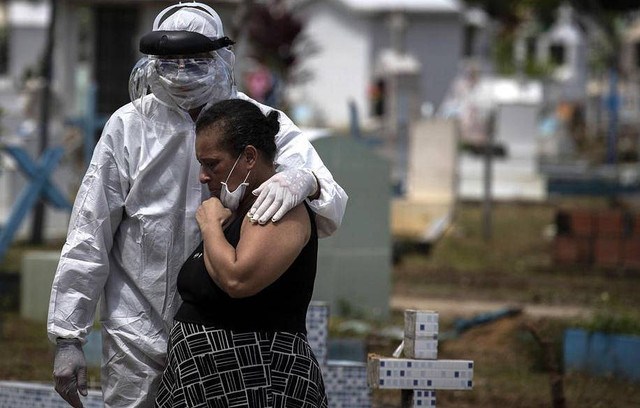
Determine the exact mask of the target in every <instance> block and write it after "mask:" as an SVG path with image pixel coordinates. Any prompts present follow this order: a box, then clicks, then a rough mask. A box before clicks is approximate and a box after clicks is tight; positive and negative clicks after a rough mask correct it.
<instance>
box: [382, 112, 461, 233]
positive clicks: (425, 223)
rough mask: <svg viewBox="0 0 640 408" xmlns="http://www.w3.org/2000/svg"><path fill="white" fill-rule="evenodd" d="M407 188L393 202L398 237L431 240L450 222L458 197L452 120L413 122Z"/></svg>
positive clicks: (455, 147)
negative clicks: (404, 192)
mask: <svg viewBox="0 0 640 408" xmlns="http://www.w3.org/2000/svg"><path fill="white" fill-rule="evenodd" d="M408 151H409V154H408V162H407V168H408V172H407V189H406V194H405V196H403V197H396V198H394V199H393V202H392V231H393V236H394V239H395V240H398V241H407V242H408V243H416V244H419V243H429V242H432V241H434V240H435V239H437V238H438V237H439V236H440V235H441V234H442V233H443V232H444V230H445V228H446V227H447V226H448V225H449V222H450V220H451V217H452V216H453V209H454V205H455V201H456V174H457V158H458V137H457V133H456V126H455V122H454V121H453V120H449V119H422V120H419V121H416V122H415V123H413V125H412V126H411V131H410V133H409V149H408Z"/></svg>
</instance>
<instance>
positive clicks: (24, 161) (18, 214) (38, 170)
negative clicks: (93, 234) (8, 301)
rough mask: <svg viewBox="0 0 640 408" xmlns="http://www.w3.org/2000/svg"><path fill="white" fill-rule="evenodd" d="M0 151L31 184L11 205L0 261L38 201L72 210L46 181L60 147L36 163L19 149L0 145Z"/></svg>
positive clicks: (0, 237) (1, 233)
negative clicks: (9, 158)
mask: <svg viewBox="0 0 640 408" xmlns="http://www.w3.org/2000/svg"><path fill="white" fill-rule="evenodd" d="M0 150H3V151H5V152H6V153H8V154H9V155H10V156H11V157H13V158H14V159H15V161H16V162H17V163H18V166H20V170H22V172H23V173H24V174H25V175H27V176H28V177H29V179H30V183H29V184H28V185H26V186H25V187H24V188H23V189H22V191H21V192H20V195H19V196H18V199H17V200H16V201H15V202H14V203H13V207H12V209H11V214H10V215H9V218H8V222H7V224H6V225H5V226H4V227H3V228H2V229H1V230H0V259H2V258H3V257H4V254H5V252H6V251H7V249H9V246H10V245H11V242H13V237H14V235H15V234H16V232H17V231H18V228H20V225H21V224H22V221H23V220H24V217H25V216H26V215H27V214H28V213H29V211H31V209H32V208H33V206H34V205H35V204H36V202H37V201H38V198H40V197H42V198H44V199H45V200H46V201H47V202H48V203H49V204H51V205H53V206H54V207H56V208H60V209H66V210H68V211H71V209H72V207H71V203H69V201H68V200H67V199H66V198H65V196H64V194H62V193H61V192H60V190H58V188H57V187H56V186H55V185H54V184H53V183H52V182H51V181H50V180H49V176H50V175H51V174H53V171H54V169H55V168H56V166H57V165H58V162H59V161H60V158H61V157H62V155H63V153H64V149H63V148H62V147H55V148H49V149H46V150H45V151H44V152H43V153H42V155H41V156H40V159H39V160H38V162H37V163H36V162H34V161H33V160H31V158H30V157H29V155H28V154H27V152H26V151H25V150H24V149H23V148H21V147H18V146H6V145H0Z"/></svg>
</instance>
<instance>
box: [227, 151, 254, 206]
mask: <svg viewBox="0 0 640 408" xmlns="http://www.w3.org/2000/svg"><path fill="white" fill-rule="evenodd" d="M240 157H242V153H240V156H238V158H237V159H236V162H235V163H234V164H233V167H232V168H231V171H230V172H229V175H227V180H226V181H221V182H220V184H222V190H220V202H221V203H222V205H223V206H225V207H226V208H228V209H229V210H231V211H232V212H235V211H236V210H237V209H238V207H239V206H240V201H242V198H243V197H244V193H245V190H246V189H247V186H248V185H249V183H247V179H248V178H249V174H251V171H249V172H248V173H247V177H245V178H244V181H243V182H242V183H240V185H239V186H238V187H237V188H236V189H235V190H233V191H229V186H228V185H227V182H228V181H229V177H231V173H233V169H235V168H236V165H237V164H238V160H240Z"/></svg>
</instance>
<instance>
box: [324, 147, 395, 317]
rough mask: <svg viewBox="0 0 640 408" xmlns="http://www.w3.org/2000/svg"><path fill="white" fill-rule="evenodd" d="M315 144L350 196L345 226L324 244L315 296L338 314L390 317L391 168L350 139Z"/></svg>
mask: <svg viewBox="0 0 640 408" xmlns="http://www.w3.org/2000/svg"><path fill="white" fill-rule="evenodd" d="M312 143H313V146H314V147H315V149H316V151H317V152H318V154H319V155H320V157H322V160H323V161H324V164H325V165H326V166H327V168H328V169H329V170H330V171H331V173H332V174H333V177H334V179H335V180H336V181H337V182H338V184H340V185H341V186H342V187H343V188H344V190H345V191H346V193H347V194H348V195H349V201H348V203H347V210H346V213H345V215H344V219H343V221H342V226H341V227H340V229H338V231H336V232H335V234H333V235H332V236H331V237H328V238H322V239H320V240H319V247H318V273H317V275H316V282H315V290H314V294H313V298H314V299H315V300H322V301H326V302H328V304H329V306H330V309H331V312H332V313H334V314H345V313H346V314H349V313H357V314H362V315H364V316H367V317H370V318H373V319H386V318H387V317H388V315H389V296H390V291H391V234H390V225H389V218H390V208H389V206H390V201H391V191H390V185H391V183H390V179H389V174H390V169H389V164H388V163H387V162H386V161H385V160H383V159H382V158H381V157H379V156H378V155H376V154H375V153H373V152H372V151H371V150H369V149H368V148H367V147H366V146H365V145H364V144H363V143H360V142H358V141H357V140H354V139H351V138H348V137H340V136H326V137H321V138H319V139H315V140H313V141H312Z"/></svg>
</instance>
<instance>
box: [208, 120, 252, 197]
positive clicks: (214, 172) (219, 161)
mask: <svg viewBox="0 0 640 408" xmlns="http://www.w3.org/2000/svg"><path fill="white" fill-rule="evenodd" d="M220 140H221V137H220V135H219V133H218V131H217V129H216V128H215V127H213V128H209V129H207V130H206V131H203V132H201V133H199V134H198V137H197V138H196V157H197V158H198V161H199V162H200V183H202V184H207V186H208V187H209V191H210V192H211V195H212V196H213V197H218V198H220V189H221V188H222V184H220V183H222V182H223V181H226V182H227V186H228V187H229V190H230V191H234V190H235V189H236V188H238V186H239V185H240V183H242V182H243V181H244V179H245V177H246V176H247V173H248V170H247V168H246V167H247V166H246V163H245V161H244V160H242V157H241V158H240V160H238V164H236V167H235V169H233V165H234V163H235V162H236V159H238V157H234V156H232V154H231V153H230V152H228V151H227V150H225V149H223V148H222V146H221V143H220ZM231 169H233V173H231V175H230V176H229V173H230V172H231ZM227 177H229V180H227Z"/></svg>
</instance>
